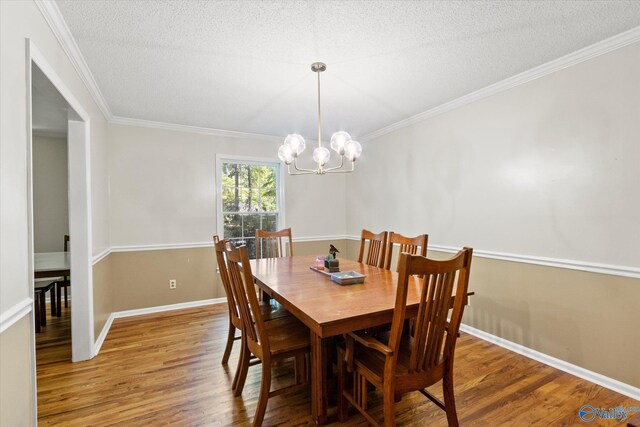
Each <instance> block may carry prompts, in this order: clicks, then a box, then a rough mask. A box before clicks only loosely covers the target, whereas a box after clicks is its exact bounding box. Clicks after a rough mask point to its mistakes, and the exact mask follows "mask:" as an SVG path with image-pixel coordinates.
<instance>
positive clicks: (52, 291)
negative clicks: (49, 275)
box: [33, 280, 56, 333]
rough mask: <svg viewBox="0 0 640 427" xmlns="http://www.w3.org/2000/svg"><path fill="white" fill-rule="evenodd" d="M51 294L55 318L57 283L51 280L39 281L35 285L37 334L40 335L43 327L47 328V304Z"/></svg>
mask: <svg viewBox="0 0 640 427" xmlns="http://www.w3.org/2000/svg"><path fill="white" fill-rule="evenodd" d="M47 292H49V296H50V300H51V316H55V313H56V312H55V310H54V305H55V300H56V282H55V280H54V281H51V280H38V281H36V282H34V284H33V299H34V307H33V309H34V313H35V327H36V332H37V333H39V332H40V331H41V330H42V329H41V327H42V326H47V303H46V296H47Z"/></svg>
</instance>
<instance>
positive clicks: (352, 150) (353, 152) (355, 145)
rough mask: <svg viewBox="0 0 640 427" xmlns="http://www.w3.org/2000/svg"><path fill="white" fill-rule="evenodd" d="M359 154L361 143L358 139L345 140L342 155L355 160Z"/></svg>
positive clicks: (360, 152)
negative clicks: (345, 143)
mask: <svg viewBox="0 0 640 427" xmlns="http://www.w3.org/2000/svg"><path fill="white" fill-rule="evenodd" d="M360 154H362V145H360V143H359V142H358V141H349V142H347V145H346V146H345V147H344V155H345V156H346V158H347V159H348V160H350V161H352V162H355V161H356V160H358V157H360Z"/></svg>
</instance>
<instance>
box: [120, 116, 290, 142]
mask: <svg viewBox="0 0 640 427" xmlns="http://www.w3.org/2000/svg"><path fill="white" fill-rule="evenodd" d="M109 123H111V124H116V125H123V126H137V127H145V128H151V129H162V130H170V131H175V132H187V133H199V134H202V135H214V136H222V137H227V138H244V139H254V140H255V139H261V140H266V141H273V142H282V141H283V139H284V137H282V136H276V135H265V134H260V133H249V132H238V131H233V130H224V129H214V128H208V127H200V126H190V125H180V124H177V123H168V122H156V121H153V120H143V119H133V118H129V117H122V116H113V117H111V119H110V120H109Z"/></svg>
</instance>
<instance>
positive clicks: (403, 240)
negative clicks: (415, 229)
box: [384, 231, 429, 271]
mask: <svg viewBox="0 0 640 427" xmlns="http://www.w3.org/2000/svg"><path fill="white" fill-rule="evenodd" d="M387 240H388V242H387V249H386V253H387V254H386V255H385V262H384V268H385V270H391V258H392V257H393V252H394V251H393V248H394V246H395V245H398V246H399V248H398V258H399V257H400V254H401V253H408V254H411V255H421V256H427V242H428V240H429V236H428V235H426V234H420V235H418V236H416V237H406V236H403V235H402V234H400V233H394V232H393V231H390V232H389V238H388V239H387ZM418 252H420V253H418ZM395 271H398V264H397V263H396V268H395Z"/></svg>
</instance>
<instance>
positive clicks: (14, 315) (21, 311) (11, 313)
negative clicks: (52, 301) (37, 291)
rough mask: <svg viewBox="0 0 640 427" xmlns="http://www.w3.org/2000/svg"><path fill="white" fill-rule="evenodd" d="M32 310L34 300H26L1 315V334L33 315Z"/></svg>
mask: <svg viewBox="0 0 640 427" xmlns="http://www.w3.org/2000/svg"><path fill="white" fill-rule="evenodd" d="M32 308H33V300H32V299H31V298H25V299H23V300H22V301H20V302H19V303H17V304H14V305H13V306H11V307H9V309H8V310H7V311H5V312H4V313H2V314H0V334H1V333H3V332H4V331H6V330H7V329H9V328H10V327H12V326H13V325H14V324H15V323H16V322H17V321H18V320H20V319H22V318H23V317H24V316H26V315H27V314H29V313H31V309H32Z"/></svg>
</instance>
